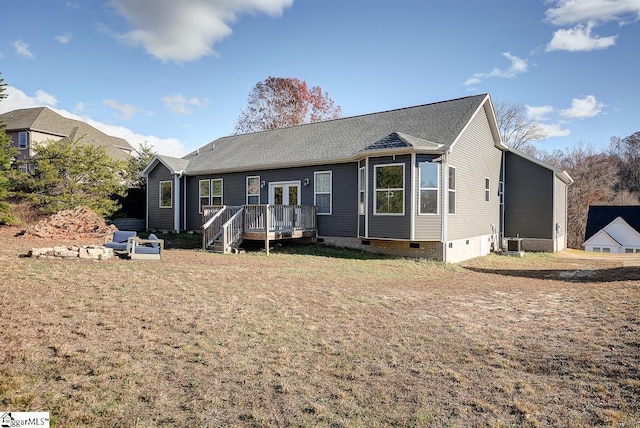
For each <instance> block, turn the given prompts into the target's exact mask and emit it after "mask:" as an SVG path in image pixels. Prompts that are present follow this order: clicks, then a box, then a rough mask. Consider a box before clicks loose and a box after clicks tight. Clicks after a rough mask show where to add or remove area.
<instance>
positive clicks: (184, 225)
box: [182, 173, 187, 231]
mask: <svg viewBox="0 0 640 428" xmlns="http://www.w3.org/2000/svg"><path fill="white" fill-rule="evenodd" d="M183 175H184V173H183ZM182 184H183V186H182V187H183V191H182V194H183V195H184V196H183V197H182V199H183V201H184V203H183V205H182V230H185V231H186V230H187V179H186V178H185V179H184V180H182Z"/></svg>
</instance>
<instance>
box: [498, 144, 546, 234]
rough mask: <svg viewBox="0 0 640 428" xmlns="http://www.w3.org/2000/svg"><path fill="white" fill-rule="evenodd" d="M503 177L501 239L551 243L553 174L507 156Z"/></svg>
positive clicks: (512, 156) (532, 164)
mask: <svg viewBox="0 0 640 428" xmlns="http://www.w3.org/2000/svg"><path fill="white" fill-rule="evenodd" d="M505 176H506V177H505V188H504V198H505V199H504V201H505V230H504V233H505V236H507V237H515V236H517V235H519V236H520V237H521V238H536V239H552V238H553V215H554V212H553V188H554V182H553V181H554V173H553V171H550V170H549V169H547V168H544V167H542V166H540V165H537V164H535V163H533V162H531V161H529V160H527V159H524V158H522V157H520V156H518V155H516V154H514V153H511V152H509V153H507V154H506V165H505Z"/></svg>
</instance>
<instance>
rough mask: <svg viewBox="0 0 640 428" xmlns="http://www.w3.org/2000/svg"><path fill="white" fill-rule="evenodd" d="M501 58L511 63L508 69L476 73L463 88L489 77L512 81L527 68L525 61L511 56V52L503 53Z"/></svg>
mask: <svg viewBox="0 0 640 428" xmlns="http://www.w3.org/2000/svg"><path fill="white" fill-rule="evenodd" d="M502 56H504V57H505V58H507V59H508V60H509V61H511V65H510V66H509V68H507V69H505V70H503V69H500V68H494V69H493V70H491V71H490V72H488V73H476V74H474V75H473V76H471V77H470V78H468V79H467V80H466V81H465V82H464V86H471V85H476V84H478V83H480V82H482V81H483V80H484V79H486V78H489V77H504V78H507V79H513V78H514V77H516V76H517V75H518V74H521V73H524V72H526V71H527V70H528V68H529V65H528V64H527V61H526V60H524V59H522V58H518V57H517V56H515V55H512V54H511V52H504V53H503V54H502Z"/></svg>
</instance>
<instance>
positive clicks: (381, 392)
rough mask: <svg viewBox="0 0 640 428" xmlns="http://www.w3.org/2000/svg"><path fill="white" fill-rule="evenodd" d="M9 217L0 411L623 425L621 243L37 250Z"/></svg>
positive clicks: (155, 420)
mask: <svg viewBox="0 0 640 428" xmlns="http://www.w3.org/2000/svg"><path fill="white" fill-rule="evenodd" d="M13 232H15V231H12V230H11V229H0V263H1V266H2V268H1V270H0V411H3V410H11V411H49V412H50V413H51V417H52V419H53V426H57V427H74V426H101V427H104V426H116V427H120V426H122V427H129V426H139V427H147V426H210V427H217V426H256V427H259V426H300V427H383V426H385V427H386V426H438V427H440V426H465V427H466V426H491V427H506V426H564V427H584V426H620V427H623V426H624V427H630V426H638V425H640V267H638V266H633V265H634V264H635V263H633V261H634V259H631V258H627V259H624V260H623V259H619V258H605V259H604V260H603V259H598V258H591V259H589V258H586V257H585V258H583V257H580V254H582V253H576V252H567V253H565V254H566V255H568V256H564V255H563V254H561V255H560V256H551V255H534V254H527V255H526V256H525V257H524V258H522V259H519V258H509V257H500V256H489V257H485V258H482V259H476V260H472V261H470V262H467V263H464V264H463V265H461V266H449V267H446V268H444V267H442V266H441V265H439V264H434V263H429V262H426V261H419V260H403V259H385V258H373V257H360V256H359V255H358V254H357V253H349V252H338V251H327V250H319V251H318V253H319V255H310V254H295V252H291V251H284V250H280V251H274V252H272V254H271V256H269V257H267V256H265V255H264V253H261V252H250V253H247V254H243V255H239V256H223V255H217V254H210V253H206V252H202V251H197V250H189V249H182V250H180V249H172V250H168V251H166V252H165V256H164V258H163V260H162V261H161V262H132V261H126V260H111V261H103V262H91V261H70V260H36V259H31V258H26V257H21V256H23V255H24V254H26V253H27V250H28V249H29V248H31V247H42V246H47V245H49V244H50V243H48V242H45V241H35V240H33V241H28V240H22V239H17V238H15V237H13ZM304 252H305V253H308V252H309V251H308V250H305V251H304ZM635 260H637V259H635ZM630 261H631V263H629V262H630Z"/></svg>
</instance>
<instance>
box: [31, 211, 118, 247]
mask: <svg viewBox="0 0 640 428" xmlns="http://www.w3.org/2000/svg"><path fill="white" fill-rule="evenodd" d="M115 230H117V228H116V227H115V226H113V225H107V224H106V222H105V220H104V219H103V218H102V217H101V216H99V215H98V214H96V213H95V212H94V211H93V210H91V209H90V208H89V207H78V208H76V209H74V210H64V211H60V212H58V213H56V214H53V215H51V216H49V217H46V218H44V219H42V220H40V221H39V222H38V223H36V224H35V225H33V226H30V227H29V228H27V229H26V230H24V231H22V232H21V233H20V237H22V238H41V239H57V240H69V241H77V240H79V239H85V238H93V237H100V236H105V235H108V234H111V233H113V232H114V231H115Z"/></svg>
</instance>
